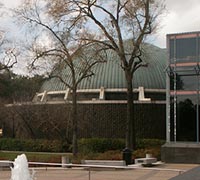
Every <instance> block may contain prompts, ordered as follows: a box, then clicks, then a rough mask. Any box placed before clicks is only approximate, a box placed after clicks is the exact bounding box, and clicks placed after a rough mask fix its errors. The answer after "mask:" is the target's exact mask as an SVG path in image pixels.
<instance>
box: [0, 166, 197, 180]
mask: <svg viewBox="0 0 200 180" xmlns="http://www.w3.org/2000/svg"><path fill="white" fill-rule="evenodd" d="M197 166H198V165H197V164H161V165H159V166H154V167H152V168H137V169H129V170H127V169H126V170H123V169H117V170H115V169H109V170H108V169H99V168H98V169H91V170H90V171H89V170H88V169H85V168H47V169H46V168H35V169H34V171H35V178H36V180H169V179H171V178H172V177H175V176H177V175H179V174H180V173H183V171H188V170H190V169H192V168H195V167H197ZM179 170H180V171H179ZM10 178H11V172H10V170H9V169H4V170H0V180H10Z"/></svg>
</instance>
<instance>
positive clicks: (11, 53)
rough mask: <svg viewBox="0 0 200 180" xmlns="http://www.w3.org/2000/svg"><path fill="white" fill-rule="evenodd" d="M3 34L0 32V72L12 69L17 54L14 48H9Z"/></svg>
mask: <svg viewBox="0 0 200 180" xmlns="http://www.w3.org/2000/svg"><path fill="white" fill-rule="evenodd" d="M8 44H9V42H8V40H7V39H6V38H5V37H4V32H3V31H0V71H2V70H8V69H11V68H13V66H14V65H15V64H16V63H17V56H18V55H17V52H16V50H15V48H10V47H9V45H8Z"/></svg>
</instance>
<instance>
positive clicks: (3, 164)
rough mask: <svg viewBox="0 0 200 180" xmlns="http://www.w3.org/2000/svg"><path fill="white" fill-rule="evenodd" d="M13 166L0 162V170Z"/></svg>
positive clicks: (6, 162)
mask: <svg viewBox="0 0 200 180" xmlns="http://www.w3.org/2000/svg"><path fill="white" fill-rule="evenodd" d="M12 166H13V163H11V162H8V161H0V170H2V169H4V168H10V167H12Z"/></svg>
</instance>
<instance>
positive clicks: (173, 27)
mask: <svg viewBox="0 0 200 180" xmlns="http://www.w3.org/2000/svg"><path fill="white" fill-rule="evenodd" d="M166 8H167V15H166V16H165V17H164V18H163V19H162V21H161V27H162V28H161V29H160V30H159V31H158V33H157V34H156V35H155V38H156V39H155V41H154V44H156V45H157V46H160V47H165V46H166V34H170V33H180V32H188V31H200V18H199V17H198V14H199V12H200V3H199V0H190V1H189V0H166Z"/></svg>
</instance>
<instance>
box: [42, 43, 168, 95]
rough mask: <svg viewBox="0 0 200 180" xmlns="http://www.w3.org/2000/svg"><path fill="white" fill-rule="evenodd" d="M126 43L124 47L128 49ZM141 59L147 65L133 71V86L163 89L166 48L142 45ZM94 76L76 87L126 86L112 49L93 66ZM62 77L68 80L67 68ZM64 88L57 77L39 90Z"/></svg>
mask: <svg viewBox="0 0 200 180" xmlns="http://www.w3.org/2000/svg"><path fill="white" fill-rule="evenodd" d="M130 48H131V46H129V44H128V43H126V49H127V51H128V49H130ZM142 59H143V61H144V62H146V63H147V64H148V66H147V67H140V68H139V69H138V70H137V71H136V72H135V73H134V79H133V87H134V88H138V87H139V86H143V87H144V88H147V89H165V72H164V69H165V68H166V62H167V52H166V49H161V48H158V47H156V46H154V45H151V44H144V45H143V57H142ZM93 72H94V76H92V77H90V78H87V79H84V80H83V81H82V82H81V83H80V84H79V87H78V89H99V88H101V87H104V88H126V80H125V74H124V71H123V70H122V68H121V66H120V61H119V57H118V56H117V54H116V53H115V52H113V51H112V50H107V62H106V63H100V64H98V65H96V66H95V67H94V68H93ZM62 74H63V77H65V78H66V80H67V81H70V80H71V79H70V75H69V73H68V72H67V69H65V70H63V71H62ZM44 90H46V91H60V90H66V86H65V85H64V84H63V83H61V82H60V81H59V80H58V79H56V78H53V79H51V80H48V81H46V82H45V83H44V84H43V86H42V88H41V90H40V92H43V91H44Z"/></svg>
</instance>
